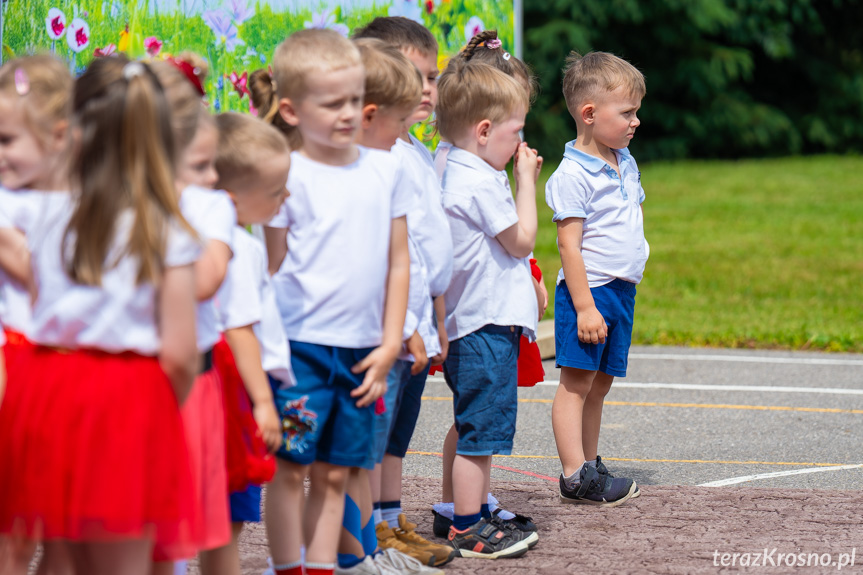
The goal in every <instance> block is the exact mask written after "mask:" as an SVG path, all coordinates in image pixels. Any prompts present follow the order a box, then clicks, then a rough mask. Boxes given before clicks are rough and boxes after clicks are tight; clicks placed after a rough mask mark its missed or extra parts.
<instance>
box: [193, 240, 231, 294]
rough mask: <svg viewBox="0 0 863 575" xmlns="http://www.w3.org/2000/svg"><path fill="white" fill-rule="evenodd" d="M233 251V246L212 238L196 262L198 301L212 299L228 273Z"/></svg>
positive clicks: (196, 292)
mask: <svg viewBox="0 0 863 575" xmlns="http://www.w3.org/2000/svg"><path fill="white" fill-rule="evenodd" d="M232 256H233V253H232V252H231V248H230V247H228V245H227V244H226V243H224V242H220V241H219V240H210V241H208V242H207V246H206V247H205V248H204V251H203V253H202V254H201V258H200V259H199V260H198V261H197V262H195V297H196V298H198V301H207V300H209V299H212V298H213V296H214V295H216V292H217V291H219V286H220V285H222V282H223V281H225V274H226V273H228V262H229V261H231V257H232Z"/></svg>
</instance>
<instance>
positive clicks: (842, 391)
mask: <svg viewBox="0 0 863 575" xmlns="http://www.w3.org/2000/svg"><path fill="white" fill-rule="evenodd" d="M428 381H430V382H432V383H444V378H443V377H441V376H439V375H432V376H429V378H428ZM558 383H560V382H559V381H558V380H556V379H548V380H545V381H540V382H539V383H537V385H557V384H558ZM612 387H627V388H633V389H679V390H685V391H762V392H766V393H825V394H829V395H863V389H851V388H847V387H791V386H781V385H776V386H774V385H707V384H697V383H635V382H630V381H615V382H614V384H613V385H612Z"/></svg>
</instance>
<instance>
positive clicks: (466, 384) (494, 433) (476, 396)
mask: <svg viewBox="0 0 863 575" xmlns="http://www.w3.org/2000/svg"><path fill="white" fill-rule="evenodd" d="M521 331H522V330H521V328H520V327H514V326H499V325H487V326H485V327H482V328H480V329H478V330H477V331H475V332H473V333H470V334H468V335H466V336H464V337H462V338H459V339H457V340H455V341H451V342H450V344H449V355H447V358H446V361H445V362H444V364H443V374H444V378H445V379H446V383H447V385H448V386H449V388H450V389H451V390H452V392H453V412H454V415H455V428H456V431H458V444H457V446H456V453H458V454H460V455H474V456H480V455H498V454H500V455H509V454H510V453H511V452H512V439H513V437H514V436H515V420H516V413H517V411H518V349H519V348H518V345H519V338H521Z"/></svg>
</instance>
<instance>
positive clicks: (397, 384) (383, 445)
mask: <svg viewBox="0 0 863 575" xmlns="http://www.w3.org/2000/svg"><path fill="white" fill-rule="evenodd" d="M411 365H412V364H411V362H409V361H404V360H401V359H397V360H396V362H395V363H394V364H393V367H392V369H390V372H389V374H387V391H386V393H385V394H384V395H383V398H384V407H385V410H384V412H383V413H381V414H375V440H374V442H373V443H372V450H371V452H370V454H369V460H370V461H369V462H370V463H371V467H374V466H375V465H376V464H378V463H380V462H382V461H383V460H384V453H385V452H386V449H387V439H388V438H389V436H390V430H391V429H392V428H393V420H394V419H395V418H394V417H393V416H394V415H395V413H396V409H398V398H399V395H401V391H402V389H403V388H404V384H405V383H407V379H408V377H410V374H411ZM361 467H366V468H368V466H367V465H363V466H361Z"/></svg>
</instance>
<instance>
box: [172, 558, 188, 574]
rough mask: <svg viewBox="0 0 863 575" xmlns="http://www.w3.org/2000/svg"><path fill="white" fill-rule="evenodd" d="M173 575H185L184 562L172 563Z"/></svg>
mask: <svg viewBox="0 0 863 575" xmlns="http://www.w3.org/2000/svg"><path fill="white" fill-rule="evenodd" d="M174 575H186V561H175V562H174Z"/></svg>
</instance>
